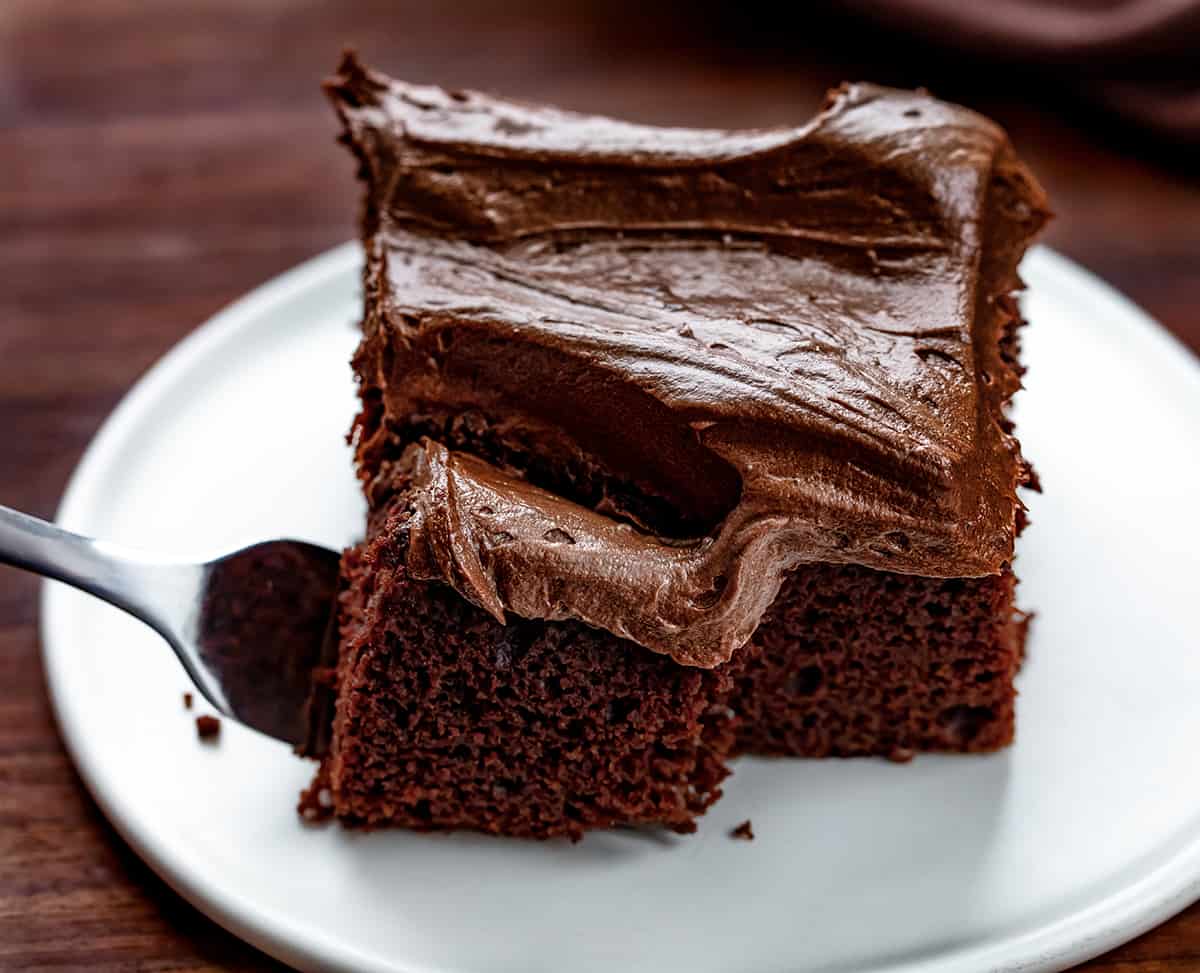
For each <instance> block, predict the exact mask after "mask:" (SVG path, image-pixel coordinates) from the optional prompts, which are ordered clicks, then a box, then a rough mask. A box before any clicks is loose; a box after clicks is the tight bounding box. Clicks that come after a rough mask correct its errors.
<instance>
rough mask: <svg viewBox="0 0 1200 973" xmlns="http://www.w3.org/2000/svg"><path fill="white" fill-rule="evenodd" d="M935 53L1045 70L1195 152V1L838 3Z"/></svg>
mask: <svg viewBox="0 0 1200 973" xmlns="http://www.w3.org/2000/svg"><path fill="white" fill-rule="evenodd" d="M838 6H840V7H842V8H843V9H845V10H850V11H855V12H857V13H858V14H859V15H861V16H865V17H867V18H869V19H871V20H874V21H876V22H879V23H882V24H886V25H888V26H889V27H892V28H894V29H896V30H897V31H904V32H907V33H909V34H911V35H915V36H919V37H921V38H922V39H923V40H925V41H927V42H930V43H933V44H936V45H938V46H940V47H948V48H953V49H955V50H957V51H961V52H964V53H968V54H972V55H977V56H980V57H985V58H988V59H989V60H993V61H1003V62H1008V63H1020V64H1023V65H1028V66H1031V67H1037V68H1039V69H1044V70H1046V71H1047V72H1052V73H1053V74H1055V75H1056V76H1057V77H1060V78H1061V79H1062V81H1063V83H1064V84H1065V85H1067V86H1069V87H1070V88H1072V89H1074V90H1075V91H1077V92H1078V93H1080V94H1082V95H1084V96H1085V97H1087V98H1088V99H1089V100H1093V101H1096V102H1098V103H1099V104H1101V105H1102V106H1104V107H1106V108H1108V109H1109V110H1111V111H1113V112H1115V113H1117V114H1119V115H1122V116H1124V117H1126V118H1127V119H1129V120H1131V121H1134V122H1136V123H1138V124H1139V125H1141V126H1143V127H1145V128H1147V129H1149V130H1152V131H1154V132H1156V133H1157V134H1159V135H1163V136H1166V137H1168V138H1171V139H1173V140H1176V141H1182V142H1187V143H1191V144H1195V145H1200V0H841V3H839V4H838Z"/></svg>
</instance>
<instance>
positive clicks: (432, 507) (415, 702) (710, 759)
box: [307, 57, 1048, 837]
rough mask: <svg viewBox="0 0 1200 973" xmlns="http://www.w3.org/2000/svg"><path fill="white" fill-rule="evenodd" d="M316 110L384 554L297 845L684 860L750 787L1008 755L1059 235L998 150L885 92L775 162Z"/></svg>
mask: <svg viewBox="0 0 1200 973" xmlns="http://www.w3.org/2000/svg"><path fill="white" fill-rule="evenodd" d="M327 90H328V92H329V94H330V96H331V98H332V100H333V102H334V104H335V106H336V108H337V111H338V113H339V116H340V118H341V120H342V123H343V125H344V127H345V134H344V141H345V142H346V144H347V145H348V146H349V147H350V148H351V149H352V150H353V152H354V154H355V155H356V157H357V159H358V161H359V174H360V177H361V178H362V179H363V180H364V182H365V183H366V203H365V207H364V212H363V245H364V248H365V251H366V269H365V272H364V290H365V306H364V317H363V324H362V327H363V339H362V343H361V345H360V347H359V350H358V352H357V354H356V355H355V359H354V368H355V371H356V373H357V375H358V379H359V383H360V393H361V403H362V406H361V411H360V413H359V415H358V417H357V419H356V421H355V425H354V430H353V433H352V439H353V443H354V445H355V450H356V462H357V468H358V474H359V477H360V479H361V482H362V485H363V489H364V491H365V494H366V497H367V500H368V504H369V509H370V514H369V520H368V525H367V536H366V539H365V540H364V542H363V543H362V544H361V545H359V546H358V547H356V548H354V549H353V550H351V551H349V552H348V553H347V554H346V557H345V559H344V562H343V594H342V601H341V623H340V624H341V629H340V634H341V648H340V659H339V664H338V670H337V678H336V700H337V701H336V716H335V717H334V719H333V724H332V737H331V742H330V745H329V749H328V752H327V753H326V754H325V755H324V759H323V762H322V767H321V771H320V774H319V777H318V781H317V783H316V784H315V785H314V788H313V790H312V791H311V792H310V795H309V798H308V801H307V803H308V807H309V810H310V812H311V811H312V809H313V808H315V807H317V806H318V804H319V806H320V807H322V808H326V807H327V808H328V810H329V811H330V812H331V813H333V814H336V815H337V816H338V817H340V818H341V819H343V820H344V821H345V822H347V823H351V824H359V825H368V826H379V825H390V824H395V825H403V826H408V827H416V828H451V827H454V828H458V827H462V828H475V829H480V830H484V831H491V832H498V833H504V834H513V835H532V836H537V837H545V836H551V835H569V836H572V837H578V836H579V835H580V834H581V833H582V832H583V831H584V830H585V829H587V828H591V827H606V826H612V825H618V824H639V823H652V822H653V823H661V824H665V825H668V826H670V827H672V828H674V829H676V830H679V831H687V830H691V829H692V828H694V819H695V816H696V815H697V814H699V813H701V812H702V811H703V810H704V809H705V808H706V807H708V806H709V805H710V804H711V803H712V802H713V801H714V800H716V798H717V797H718V796H719V794H720V791H719V785H720V782H721V780H722V778H723V777H724V776H725V775H726V774H727V772H728V770H727V767H726V759H727V758H728V757H729V756H731V755H732V754H734V753H737V752H754V753H771V754H786V755H804V756H825V755H853V754H882V755H887V756H891V757H893V758H898V759H904V758H906V757H907V756H909V755H911V754H912V753H913V752H914V751H919V750H953V751H974V750H989V749H994V748H997V747H1000V746H1003V745H1004V744H1006V743H1007V742H1009V741H1010V739H1011V738H1012V734H1013V700H1014V689H1013V676H1014V674H1015V673H1016V670H1017V667H1018V664H1019V661H1020V658H1021V652H1022V641H1023V633H1024V616H1022V614H1021V613H1020V612H1018V611H1017V610H1016V609H1015V607H1014V600H1013V599H1014V588H1015V584H1016V581H1015V578H1014V576H1013V573H1012V558H1013V542H1014V538H1015V535H1016V534H1017V532H1018V531H1019V529H1020V527H1021V526H1022V523H1023V518H1022V512H1023V507H1022V505H1021V503H1020V501H1019V499H1018V497H1017V494H1016V490H1017V487H1018V486H1019V485H1020V484H1022V483H1023V482H1027V481H1028V479H1029V476H1030V474H1029V471H1028V467H1027V465H1026V464H1025V462H1024V461H1023V459H1022V457H1021V455H1020V451H1019V447H1018V445H1017V442H1016V440H1015V439H1014V438H1013V436H1012V429H1011V425H1010V424H1009V422H1008V420H1007V419H1006V418H1005V415H1004V409H1005V405H1006V403H1007V402H1008V400H1009V399H1010V398H1011V396H1012V395H1013V393H1014V391H1015V390H1016V389H1017V387H1018V386H1019V376H1020V368H1019V365H1018V361H1017V340H1016V334H1017V327H1018V325H1019V324H1020V323H1021V322H1020V317H1019V313H1018V309H1017V306H1016V303H1015V301H1014V300H1013V297H1012V295H1013V293H1014V292H1015V291H1016V290H1017V289H1018V288H1019V287H1020V281H1019V279H1018V277H1017V270H1016V268H1017V264H1018V262H1019V260H1020V257H1021V255H1022V253H1023V252H1024V250H1025V248H1026V247H1027V246H1028V244H1029V242H1030V241H1031V239H1032V238H1033V237H1034V236H1035V235H1036V233H1037V231H1038V230H1039V229H1040V228H1041V226H1042V224H1043V223H1044V221H1045V219H1046V218H1047V215H1048V214H1047V209H1046V202H1045V198H1044V196H1043V194H1042V192H1041V190H1040V189H1039V187H1038V186H1037V184H1036V182H1035V181H1034V180H1033V178H1032V177H1031V176H1030V174H1029V172H1028V171H1027V170H1026V169H1025V168H1024V166H1023V165H1022V164H1021V163H1020V162H1019V161H1018V160H1017V158H1016V156H1015V155H1014V153H1013V150H1012V148H1011V146H1010V144H1009V142H1008V139H1007V137H1006V136H1005V135H1004V133H1003V132H1002V131H1001V130H1000V129H999V128H997V127H996V126H995V125H994V124H993V123H991V122H990V121H988V120H987V119H985V118H982V117H981V116H979V115H977V114H974V113H973V112H970V111H968V110H966V109H963V108H960V107H957V106H954V105H949V104H945V103H943V102H940V101H937V100H935V99H933V98H931V97H929V96H928V95H926V94H923V93H919V92H908V91H897V90H891V89H886V88H879V87H875V86H872V85H865V84H855V85H845V86H843V87H842V88H840V89H838V90H837V91H834V92H832V93H831V95H830V97H829V99H828V103H827V104H826V106H825V108H824V110H823V111H822V112H821V113H820V114H819V115H818V116H817V117H816V118H814V119H813V120H812V121H810V122H808V123H807V124H805V125H802V126H800V127H797V128H786V129H774V130H764V131H751V132H720V131H697V130H684V129H665V128H652V127H647V126H641V125H633V124H627V123H623V122H617V121H612V120H608V119H603V118H595V117H589V116H583V115H577V114H573V113H570V112H564V111H558V110H554V109H549V108H542V107H533V106H527V105H523V104H519V103H516V102H511V101H505V100H501V99H498V98H493V97H489V96H486V95H482V94H478V93H474V92H461V91H444V90H441V89H438V88H432V87H424V86H418V85H410V84H403V83H400V82H396V81H392V80H390V79H388V78H385V77H384V76H382V75H379V74H377V73H374V72H371V71H368V70H367V69H365V68H364V67H363V66H362V65H360V64H359V63H358V62H357V61H356V60H355V59H354V58H353V57H347V59H346V60H345V61H344V63H343V64H342V67H341V70H340V73H339V76H338V77H337V78H335V79H334V80H332V81H331V82H330V83H329V84H328V86H327ZM318 795H321V796H322V797H323V800H322V801H320V802H318V801H317V796H318Z"/></svg>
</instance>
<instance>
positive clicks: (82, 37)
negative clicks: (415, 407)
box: [0, 0, 1200, 973]
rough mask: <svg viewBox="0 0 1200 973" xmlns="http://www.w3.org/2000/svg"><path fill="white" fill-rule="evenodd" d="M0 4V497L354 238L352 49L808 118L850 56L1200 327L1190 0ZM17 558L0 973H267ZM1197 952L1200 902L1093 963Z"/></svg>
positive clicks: (1199, 75)
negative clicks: (185, 889) (146, 816)
mask: <svg viewBox="0 0 1200 973" xmlns="http://www.w3.org/2000/svg"><path fill="white" fill-rule="evenodd" d="M781 8H782V5H780V4H777V3H773V2H770V0H738V2H733V0H730V2H722V0H690V2H683V0H677V2H666V0H658V2H656V0H640V2H634V0H608V2H601V0H580V2H575V3H570V2H560V3H553V2H535V0H505V2H488V0H459V2H454V0H444V2H433V0H430V2H424V3H421V2H415V0H86V2H83V0H0V227H2V232H0V248H2V262H0V266H2V267H3V271H2V277H3V282H4V283H3V287H0V430H2V432H3V436H4V439H5V449H4V451H3V454H2V456H0V502H4V503H7V504H10V505H13V506H16V507H20V508H24V509H27V510H29V511H31V512H34V513H37V514H40V515H43V516H49V515H52V513H53V511H54V508H55V505H56V503H57V500H58V497H59V495H60V494H61V491H62V488H63V486H64V484H65V482H66V479H67V477H68V475H69V473H70V470H71V469H72V468H73V466H74V465H75V463H76V462H77V460H78V458H79V455H80V453H81V451H82V449H83V448H84V446H85V445H86V443H87V441H88V439H89V438H90V437H91V436H92V434H93V433H94V432H95V430H96V428H97V427H98V426H99V424H100V422H101V421H102V420H103V418H104V416H105V415H106V414H107V413H108V412H109V411H110V410H111V409H112V407H113V406H114V405H115V404H116V402H117V400H118V399H119V397H120V396H121V394H122V393H123V392H124V391H125V390H126V389H127V388H128V387H129V385H130V384H131V383H132V382H133V381H134V380H135V379H136V378H137V377H138V375H140V374H141V373H142V372H143V371H144V370H145V369H146V368H147V367H148V366H149V365H150V364H151V363H153V362H154V361H155V360H156V359H157V358H158V357H160V356H161V355H162V354H163V353H164V352H165V351H166V350H167V349H168V348H169V347H170V346H171V345H173V344H174V343H175V342H177V341H178V340H179V339H180V338H181V337H182V336H183V335H184V334H186V333H187V332H188V331H190V330H191V329H193V328H194V327H196V326H197V325H199V324H200V323H202V322H203V321H204V320H205V319H206V318H207V317H209V316H210V315H211V314H213V313H214V312H215V311H217V310H218V309H220V308H221V307H222V306H223V305H225V304H227V303H228V302H230V301H231V300H233V299H235V298H236V297H238V296H239V295H241V294H243V293H244V292H245V291H247V290H248V289H250V288H252V287H254V286H256V285H257V284H260V283H262V282H264V281H266V280H267V279H269V278H270V277H272V276H273V275H275V274H277V273H279V272H281V271H283V270H285V269H287V268H289V267H291V266H293V265H294V264H296V263H297V262H299V261H301V260H303V259H305V258H307V257H310V256H313V255H315V254H317V253H319V252H321V251H322V250H325V249H326V248H328V247H330V246H333V245H335V244H337V243H340V242H342V241H344V240H346V239H349V238H351V237H353V236H354V235H355V234H356V215H357V208H358V190H357V187H356V186H355V184H354V181H353V178H352V177H353V166H352V164H351V161H350V160H349V158H348V157H347V156H346V154H345V152H344V151H343V150H342V149H340V148H339V147H337V146H336V145H335V144H334V136H335V133H336V126H335V123H334V120H333V117H332V113H331V112H330V110H329V108H328V106H327V105H326V104H325V102H324V99H323V97H322V96H321V94H320V91H319V82H320V80H321V78H322V77H323V76H324V75H326V74H328V73H330V72H331V71H332V70H333V68H334V66H335V64H336V63H337V58H338V54H339V51H340V49H341V48H342V47H343V45H353V46H355V47H356V48H357V49H358V50H359V51H360V53H361V54H362V55H363V57H364V58H365V59H366V60H367V61H368V62H369V63H371V64H373V65H375V66H377V67H379V68H382V69H384V70H386V71H388V72H389V73H391V74H394V75H396V76H398V77H402V78H405V79H408V80H413V81H423V82H434V83H444V84H446V85H451V86H455V87H476V88H484V89H489V90H493V91H496V92H500V93H504V94H509V95H514V96H519V97H524V98H528V99H535V100H541V101H549V102H553V103H557V104H560V105H562V106H565V107H570V108H576V109H580V110H584V111H594V112H602V113H608V114H614V115H621V116H627V117H630V118H633V119H636V120H643V121H650V122H657V123H667V124H680V125H703V126H730V127H747V126H760V125H773V124H796V123H798V122H802V121H804V120H806V119H807V118H808V117H809V115H810V114H811V113H812V112H813V111H814V110H815V109H816V108H817V107H818V105H819V104H820V102H821V100H822V97H823V94H824V92H825V90H826V89H827V88H828V87H830V86H832V85H835V84H837V83H838V82H840V81H842V80H845V79H852V80H860V79H861V80H871V81H877V82H882V83H886V84H897V85H904V86H917V85H924V86H926V87H928V88H929V89H931V91H932V92H933V93H934V94H936V95H938V96H940V97H944V98H947V99H950V100H955V101H960V102H962V103H964V104H967V105H970V106H971V107H974V108H976V109H978V110H980V111H983V112H985V113H987V114H989V115H991V116H993V117H994V118H996V119H997V120H999V121H1000V122H1001V123H1002V124H1003V125H1004V126H1005V127H1006V128H1008V130H1009V132H1010V133H1011V135H1012V137H1013V140H1014V142H1015V143H1016V145H1017V148H1018V150H1019V151H1020V153H1021V154H1022V155H1023V156H1024V157H1025V158H1026V160H1027V161H1028V162H1029V163H1030V164H1031V166H1032V167H1033V168H1034V170H1035V171H1036V172H1037V173H1038V175H1039V176H1040V178H1041V179H1042V181H1043V182H1044V184H1045V186H1046V188H1047V190H1048V191H1049V193H1050V197H1051V200H1052V202H1053V205H1054V208H1055V210H1056V211H1057V213H1058V218H1057V220H1056V221H1055V222H1054V224H1053V225H1052V227H1051V229H1050V231H1049V234H1048V238H1047V239H1048V242H1049V243H1050V244H1051V245H1052V246H1055V247H1057V248H1059V249H1061V250H1063V251H1064V252H1065V253H1067V254H1068V255H1069V256H1071V257H1073V258H1075V259H1076V260H1078V261H1079V262H1081V263H1082V264H1084V265H1085V266H1087V267H1088V268H1090V269H1091V270H1093V271H1095V272H1096V273H1098V274H1099V275H1100V276H1102V277H1104V278H1106V279H1107V280H1108V281H1110V282H1111V283H1113V284H1114V285H1115V286H1117V287H1118V288H1120V289H1121V290H1123V291H1125V292H1126V293H1127V294H1129V295H1130V296H1131V297H1132V298H1133V299H1134V300H1135V301H1137V302H1138V303H1139V304H1141V305H1142V306H1143V307H1145V308H1146V309H1147V310H1148V311H1149V312H1150V313H1151V314H1153V315H1154V316H1155V317H1157V318H1158V319H1159V320H1160V321H1162V322H1163V323H1164V324H1165V325H1166V326H1167V327H1168V328H1169V329H1170V330H1171V331H1173V332H1174V333H1175V334H1176V335H1177V336H1178V337H1179V338H1180V339H1181V340H1182V341H1183V342H1185V343H1186V344H1188V345H1190V346H1191V348H1192V349H1193V350H1198V351H1200V0H1152V2H1145V0H1141V2H1116V0H1073V2H1070V0H1061V2H1056V0H984V2H979V3H972V2H970V0H892V2H889V0H841V2H836V0H828V2H810V3H793V4H790V5H788V9H787V10H786V11H784V10H782V9H781ZM35 592H36V584H35V582H34V581H33V580H32V579H31V578H28V577H25V576H17V575H15V573H13V572H8V573H6V574H5V576H4V578H3V584H2V585H0V687H4V688H5V690H6V691H5V692H3V693H0V968H2V969H21V968H26V967H29V966H33V965H38V966H39V968H43V969H51V968H53V969H69V968H75V964H76V963H77V962H80V961H82V959H83V957H84V956H87V957H88V958H89V959H90V960H91V962H92V965H95V966H99V967H100V968H122V969H139V970H141V969H146V970H150V969H153V970H182V969H188V970H199V969H273V968H274V967H273V966H272V964H269V963H268V962H267V961H265V960H263V959H261V958H259V957H257V955H256V954H254V953H253V952H252V951H251V950H250V949H249V948H248V947H243V946H241V945H240V944H238V943H236V942H235V941H234V940H233V939H232V938H231V937H229V936H227V935H225V934H224V933H222V932H220V931H219V930H217V929H216V927H214V926H212V925H211V924H209V923H207V921H206V920H203V919H201V918H200V917H199V916H198V915H196V914H195V913H193V912H192V911H191V910H190V909H188V908H187V907H186V906H184V905H183V904H182V903H181V902H180V901H179V900H178V899H176V898H175V897H174V896H173V895H172V894H171V893H170V892H168V891H167V890H166V889H165V887H163V886H162V885H161V884H160V883H158V881H157V880H156V879H154V878H153V876H151V875H150V874H149V873H148V872H147V870H146V869H145V868H144V867H143V866H142V865H141V864H140V863H139V862H138V861H137V860H136V859H135V858H134V857H133V856H132V855H131V854H130V853H129V852H128V851H127V850H126V849H124V847H123V846H122V845H121V843H120V842H119V840H118V839H116V838H115V836H114V835H113V834H112V833H111V831H110V830H109V829H108V826H107V825H106V824H105V823H104V822H103V819H102V818H101V817H100V815H99V814H98V812H97V811H96V810H95V808H94V807H93V806H92V805H91V803H90V801H89V800H88V799H87V797H86V796H85V795H84V793H83V792H82V789H81V788H80V787H79V785H78V782H77V780H76V778H75V776H74V773H73V771H72V770H71V769H70V765H69V763H68V762H67V759H66V757H65V754H64V753H63V752H62V750H61V746H60V744H59V743H58V740H57V736H56V735H55V733H54V729H53V725H52V721H51V718H50V715H49V712H48V709H47V704H46V701H45V698H44V693H43V692H42V687H41V674H40V671H39V668H38V665H39V663H38V661H37V640H36V630H35V610H36V609H35V606H36V600H35ZM1197 957H1200V912H1198V911H1197V910H1196V909H1193V910H1192V911H1191V912H1188V913H1185V914H1184V915H1183V916H1182V917H1180V918H1179V919H1177V920H1175V921H1174V922H1173V923H1171V924H1170V925H1168V926H1167V927H1165V928H1164V929H1163V930H1159V931H1158V932H1157V933H1154V934H1151V936H1150V937H1148V938H1146V939H1144V940H1141V941H1139V942H1138V943H1135V944H1133V945H1131V946H1129V947H1126V948H1125V949H1124V950H1122V951H1120V952H1119V953H1118V954H1117V955H1116V956H1115V957H1110V958H1108V959H1105V960H1100V961H1097V963H1095V964H1094V965H1093V966H1092V967H1090V969H1094V970H1110V971H1117V970H1120V971H1122V973H1142V971H1150V970H1154V971H1156V973H1158V971H1167V970H1172V971H1173V970H1176V969H1178V970H1183V969H1194V968H1195V967H1193V966H1185V965H1178V966H1175V965H1164V964H1165V963H1174V962H1179V963H1184V962H1185V961H1187V962H1191V961H1197V962H1198V963H1200V960H1197Z"/></svg>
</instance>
